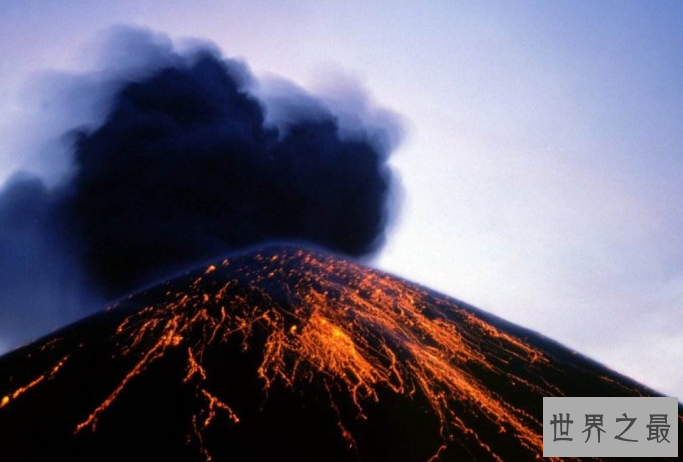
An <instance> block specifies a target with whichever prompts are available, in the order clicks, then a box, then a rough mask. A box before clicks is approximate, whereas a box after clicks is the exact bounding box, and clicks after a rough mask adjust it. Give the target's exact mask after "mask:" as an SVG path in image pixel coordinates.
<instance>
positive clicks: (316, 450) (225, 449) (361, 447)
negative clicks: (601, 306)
mask: <svg viewBox="0 0 683 462" xmlns="http://www.w3.org/2000/svg"><path fill="white" fill-rule="evenodd" d="M564 395H567V396H639V395H648V396H649V395H656V393H654V392H653V391H652V390H649V389H647V388H645V387H643V386H642V385H639V384H637V383H634V382H633V381H631V380H629V379H627V378H625V377H623V376H620V375H618V374H616V373H614V372H612V371H610V370H608V369H606V368H604V367H602V366H600V365H599V364H597V363H595V362H592V361H590V360H588V359H586V358H584V357H582V356H580V355H578V354H576V353H575V352H572V351H570V350H568V349H566V348H564V347H562V346H561V345H559V344H557V343H555V342H552V341H550V340H548V339H546V338H544V337H542V336H540V335H538V334H536V333H534V332H531V331H528V330H525V329H522V328H519V327H517V326H514V325H512V324H510V323H507V322H505V321H503V320H501V319H498V318H495V317H493V316H491V315H488V314H486V313H483V312H481V311H479V310H477V309H475V308H472V307H470V306H468V305H466V304H463V303H461V302H458V301H456V300H453V299H450V298H447V297H444V296H442V295H439V294H436V293H433V292H431V291H429V290H427V289H424V288H422V287H420V286H417V285H415V284H412V283H409V282H406V281H403V280H401V279H398V278H396V277H393V276H390V275H387V274H384V273H381V272H379V271H375V270H372V269H368V268H365V267H362V266H359V265H357V264H354V263H351V262H349V261H346V260H342V259H337V258H335V257H332V256H328V255H323V254H318V253H313V252H309V251H306V250H300V249H297V248H292V247H271V248H267V249H265V250H263V251H261V252H254V253H249V254H246V255H243V256H238V257H234V258H230V259H228V260H225V261H223V262H217V263H215V264H214V265H211V266H209V267H207V268H203V269H202V270H200V271H197V272H193V273H187V274H185V275H183V276H181V277H178V278H176V279H174V280H172V281H169V282H166V283H163V284H160V285H158V286H156V287H154V288H152V289H149V290H147V291H145V292H142V293H140V294H138V295H135V296H133V297H130V298H128V299H127V300H125V301H123V302H121V303H119V304H117V305H116V306H114V307H112V308H111V309H109V310H107V311H105V312H103V313H101V314H98V315H96V316H93V317H90V318H88V319H85V320H83V321H81V322H79V323H77V324H74V325H72V326H70V327H67V328H65V329H62V330H61V331H59V332H57V333H55V334H53V335H50V336H48V337H45V338H43V339H41V340H39V341H37V342H35V343H33V344H31V345H28V346H26V347H24V348H22V349H20V350H17V351H15V352H12V353H10V354H8V355H6V356H4V357H3V358H2V359H0V460H3V461H5V460H7V461H24V460H26V461H34V460H58V461H67V460H69V461H93V460H98V461H106V460H116V461H119V460H129V461H131V460H132V461H136V460H172V461H195V460H196V461H206V460H220V461H223V460H225V461H270V460H292V461H311V462H313V461H316V462H317V461H326V462H333V461H359V460H360V461H409V462H412V461H415V462H426V461H428V460H430V459H432V460H436V459H437V457H438V458H439V460H444V461H450V460H458V461H459V460H533V459H535V458H539V457H540V456H541V454H542V447H541V444H542V442H541V431H542V428H541V412H542V399H541V398H542V397H543V396H564Z"/></svg>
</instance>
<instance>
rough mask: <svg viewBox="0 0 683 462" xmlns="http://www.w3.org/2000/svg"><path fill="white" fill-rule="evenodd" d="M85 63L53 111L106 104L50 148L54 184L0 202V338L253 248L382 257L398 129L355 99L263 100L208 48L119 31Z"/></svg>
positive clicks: (13, 337) (242, 74) (24, 187)
mask: <svg viewBox="0 0 683 462" xmlns="http://www.w3.org/2000/svg"><path fill="white" fill-rule="evenodd" d="M99 56H100V60H101V62H102V64H103V68H102V70H99V71H97V72H96V73H92V74H89V75H79V76H78V78H76V79H73V81H74V82H75V84H74V85H72V86H71V87H70V91H69V92H68V94H69V95H70V96H62V97H61V98H59V101H60V103H61V105H60V107H59V108H58V109H54V108H53V110H57V111H63V112H64V113H65V114H66V113H68V112H69V111H70V110H72V108H73V107H74V105H76V104H77V105H80V106H82V105H83V104H84V103H83V102H84V101H95V102H97V103H98V104H103V105H104V106H105V110H104V111H102V113H101V114H102V115H101V116H99V117H98V118H99V119H100V120H95V121H93V123H92V124H91V126H85V127H83V126H80V127H75V128H74V129H73V130H71V131H69V133H67V134H66V135H65V137H63V138H62V142H64V140H68V142H69V147H70V149H69V150H68V152H69V158H68V159H67V161H68V162H67V165H68V168H67V169H65V170H66V171H67V173H66V174H64V175H63V177H62V178H61V179H59V180H58V181H57V182H56V184H55V185H48V184H46V182H45V181H44V180H43V179H42V178H39V177H37V176H25V175H24V176H15V177H13V178H12V179H11V180H9V181H8V182H7V183H6V184H5V186H4V189H3V190H2V192H0V239H1V241H0V293H1V295H0V307H2V308H0V310H1V312H0V326H1V327H0V338H3V339H10V340H9V341H10V342H11V343H13V344H17V343H18V342H20V341H23V340H25V339H26V338H27V337H28V336H35V335H36V334H37V333H44V332H45V330H47V329H49V328H51V327H54V325H59V324H64V323H65V322H68V321H71V320H73V319H75V318H77V317H80V316H82V315H83V314H84V312H85V311H86V310H87V309H88V308H89V309H92V307H93V306H98V305H97V303H94V302H93V300H99V301H102V300H111V299H115V298H117V297H120V296H122V295H125V294H126V293H129V292H131V291H133V290H135V289H136V288H138V287H140V286H142V285H145V284H149V283H152V282H154V281H155V280H157V279H158V278H160V277H163V276H167V275H169V274H172V273H174V272H176V271H179V270H181V269H184V268H186V267H188V266H190V265H192V264H196V263H197V262H200V261H203V260H206V259H210V258H216V257H219V256H220V255H222V254H225V253H228V252H231V251H235V250H238V249H241V248H245V247H249V246H252V245H256V244H259V243H264V242H268V241H294V242H305V243H310V244H313V245H315V246H318V247H323V248H326V249H329V250H331V251H333V252H336V253H341V254H344V255H349V256H352V257H357V258H363V257H367V256H370V255H372V254H374V253H375V252H377V251H378V250H379V249H380V248H381V246H382V244H383V243H384V240H385V232H386V229H387V226H388V225H389V223H390V221H391V220H390V216H391V210H390V208H391V207H390V204H391V203H392V201H391V199H392V192H393V191H394V189H395V180H394V178H393V176H392V172H391V171H390V169H389V168H388V166H387V160H388V157H389V155H390V153H391V151H392V150H393V149H394V148H395V146H396V144H397V142H398V141H399V139H400V135H401V131H402V130H401V124H400V122H399V119H398V118H397V117H396V116H395V115H393V114H392V113H390V112H389V111H386V110H381V109H374V108H372V106H371V105H370V104H369V103H368V102H367V101H368V100H367V98H366V97H365V96H364V95H363V94H362V92H360V91H359V92H357V93H355V101H353V104H352V105H350V106H349V107H347V108H346V110H344V108H341V109H340V105H339V100H338V99H337V100H336V102H334V104H328V103H327V102H326V101H325V99H324V98H321V97H318V96H314V95H312V94H310V93H308V92H306V91H305V90H303V89H301V88H299V87H297V86H295V85H293V84H291V83H288V82H286V81H284V80H281V79H278V80H277V82H276V84H274V85H268V89H267V91H266V90H264V87H263V86H261V85H260V83H259V81H258V80H256V79H255V78H254V77H253V76H252V75H251V73H250V71H249V70H248V68H247V67H246V65H245V64H243V63H242V62H239V61H236V60H232V59H227V58H224V57H223V56H222V55H221V54H220V53H219V51H217V49H216V47H214V46H212V45H207V44H200V45H198V44H197V43H194V44H192V46H190V47H189V48H188V49H187V50H185V51H183V52H180V51H178V50H177V48H176V47H174V46H173V45H172V42H171V41H170V40H169V39H168V38H166V37H164V36H162V35H159V34H154V33H152V32H149V31H146V30H141V29H133V28H128V27H121V28H117V29H116V30H115V32H114V33H111V34H110V38H109V40H108V45H107V46H106V47H104V48H102V49H101V50H100V53H99ZM109 61H111V63H109ZM60 80H62V81H63V78H62V79H60ZM345 91H348V88H347V89H346V90H345ZM87 92H90V93H89V94H84V93H87ZM89 98H90V99H89ZM352 99H353V98H352ZM72 100H73V101H72ZM359 101H360V102H362V104H359ZM342 106H343V104H342ZM50 162H54V159H53V160H51V161H50ZM5 341H7V340H5Z"/></svg>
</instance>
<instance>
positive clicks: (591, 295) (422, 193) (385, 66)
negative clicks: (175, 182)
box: [0, 0, 683, 399]
mask: <svg viewBox="0 0 683 462" xmlns="http://www.w3.org/2000/svg"><path fill="white" fill-rule="evenodd" d="M112 24H133V25H138V26H143V27H149V28H152V29H154V30H158V31H160V32H164V33H167V34H169V35H170V36H172V37H174V38H183V37H194V38H200V39H206V40H209V41H212V42H214V43H215V44H216V45H217V46H218V47H220V48H221V49H222V50H223V52H224V53H225V54H226V55H227V56H230V57H241V58H243V59H244V60H245V61H247V62H248V64H249V66H250V67H251V69H252V71H253V72H254V73H255V74H256V75H257V76H260V77H266V78H267V77H269V76H281V77H284V78H287V79H289V80H291V81H294V82H296V83H298V84H300V85H302V86H303V87H305V88H309V89H313V90H316V89H319V90H321V91H323V92H324V90H325V88H326V87H328V86H329V84H330V82H331V81H334V80H339V79H349V80H353V81H357V82H359V83H360V84H362V86H363V87H364V88H365V89H366V90H367V91H368V93H369V94H370V95H371V96H372V98H373V99H374V100H375V101H376V102H377V103H379V104H381V105H383V106H385V107H388V108H390V109H392V110H394V111H396V112H397V113H399V114H401V115H402V117H403V119H404V121H405V124H406V127H407V135H406V139H405V140H404V142H403V144H402V145H401V146H400V148H399V149H398V151H397V152H396V153H395V154H394V155H393V157H392V158H391V165H392V166H393V168H394V169H395V171H396V172H397V174H398V176H399V177H400V181H401V190H402V193H401V207H400V212H399V214H398V218H397V221H396V223H395V224H394V225H393V226H392V229H391V231H390V235H389V239H388V243H387V245H386V247H385V248H384V250H383V251H382V252H381V253H380V254H379V255H378V256H377V257H376V258H375V260H374V261H373V262H372V264H373V265H374V266H377V267H379V268H381V269H385V270H387V271H390V272H392V273H395V274H398V275H401V276H404V277H406V278H408V279H410V280H413V281H416V282H419V283H422V284H424V285H426V286H428V287H431V288H434V289H437V290H439V291H441V292H443V293H446V294H448V295H451V296H454V297H456V298H458V299H461V300H463V301H466V302H468V303H470V304H473V305H475V306H478V307H480V308H482V309H484V310H487V311H489V312H491V313H494V314H496V315H499V316H501V317H503V318H505V319H508V320H510V321H513V322H515V323H517V324H520V325H522V326H526V327H529V328H532V329H534V330H537V331H539V332H541V333H542V334H544V335H546V336H548V337H551V338H554V339H556V340H558V341H560V342H561V343H563V344H565V345H567V346H569V347H571V348H574V349H576V350H578V351H580V352H581V353H584V354H586V355H588V356H590V357H592V358H594V359H596V360H598V361H600V362H602V363H604V364H606V365H607V366H609V367H611V368H613V369H615V370H617V371H619V372H621V373H624V374H626V375H628V376H630V377H633V378H635V379H636V380H639V381H641V382H643V383H645V384H647V385H649V386H651V387H654V388H655V389H657V390H659V391H661V392H663V393H666V394H669V395H671V396H677V397H679V399H680V398H681V397H682V396H683V367H680V365H681V364H683V233H682V232H681V230H683V201H682V200H681V199H680V198H681V197H683V130H681V129H680V121H681V120H683V27H681V24H683V3H681V2H678V1H674V0H661V1H658V2H648V1H635V0H634V1H630V2H623V1H616V0H615V1H603V2H590V1H575V0H571V1H554V2H541V1H518V2H514V3H513V2H505V1H482V0H477V1H445V0H433V1H429V2H413V1H396V2H380V1H376V2H360V1H344V2H333V1H329V2H317V1H309V0H297V1H273V2H270V1H231V2H223V1H215V2H214V1H204V0H197V1H195V2H178V1H174V0H166V1H151V0H135V1H127V0H124V1H119V2H106V3H104V2H103V3H100V4H97V5H95V4H94V2H88V1H85V0H66V1H64V0H60V1H57V0H40V1H37V0H21V1H19V0H0V181H1V180H3V179H5V178H7V177H8V176H9V175H10V174H11V173H12V172H13V171H15V170H16V169H17V168H22V167H23V168H31V167H32V166H33V165H34V161H35V158H36V156H38V155H39V153H41V150H42V149H44V145H43V144H41V143H44V142H46V140H48V138H49V136H55V137H56V136H59V135H60V133H61V131H62V130H64V129H68V128H70V127H65V126H63V125H62V124H61V122H60V120H52V121H51V123H50V124H48V125H47V128H46V133H43V134H42V135H41V136H35V137H34V136H27V135H26V134H27V133H34V130H33V129H34V128H35V127H34V126H33V125H32V121H34V120H36V118H37V115H38V114H41V111H42V112H44V109H45V108H44V107H41V101H40V98H39V97H38V98H36V96H35V95H36V91H35V90H36V88H35V87H36V85H38V84H37V83H36V82H39V80H37V79H36V75H39V73H41V72H44V71H45V70H48V69H56V70H62V71H78V70H81V69H87V68H88V67H89V66H91V65H92V61H91V58H89V57H88V56H91V55H92V54H89V53H88V49H89V46H91V44H92V43H93V39H94V38H96V37H98V34H101V31H102V30H103V29H105V28H107V27H109V26H111V25H112ZM37 73H38V74H37ZM38 93H39V92H38ZM86 116H87V114H86V115H83V117H84V118H85V117H86ZM41 117H44V116H42V115H41ZM0 342H2V339H0Z"/></svg>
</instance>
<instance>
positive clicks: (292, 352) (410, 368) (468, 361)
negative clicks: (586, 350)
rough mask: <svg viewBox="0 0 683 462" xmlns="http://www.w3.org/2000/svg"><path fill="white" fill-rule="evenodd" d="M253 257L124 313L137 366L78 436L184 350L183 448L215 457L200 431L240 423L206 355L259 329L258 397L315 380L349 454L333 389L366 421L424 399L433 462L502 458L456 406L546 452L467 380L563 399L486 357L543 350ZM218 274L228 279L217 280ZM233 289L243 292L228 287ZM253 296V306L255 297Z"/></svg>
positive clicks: (410, 298) (515, 414) (424, 302)
mask: <svg viewBox="0 0 683 462" xmlns="http://www.w3.org/2000/svg"><path fill="white" fill-rule="evenodd" d="M255 259H256V263H257V264H256V265H254V264H253V261H252V262H251V264H249V265H244V266H241V265H239V264H237V265H236V266H234V267H233V266H231V262H230V261H228V260H225V261H223V262H222V264H221V265H219V267H216V266H214V265H211V266H209V267H208V268H207V269H206V271H205V274H204V275H203V276H201V277H197V278H196V279H195V280H194V282H193V283H192V285H191V287H190V288H189V290H179V289H176V288H175V286H174V283H172V282H169V283H167V286H168V292H167V293H166V295H167V297H166V299H165V300H164V301H163V303H159V304H157V305H152V306H147V307H145V308H143V309H140V310H138V311H137V312H135V313H134V314H131V315H130V316H128V317H127V318H126V319H125V320H124V321H123V322H122V323H121V324H120V325H119V326H118V328H117V330H116V333H115V336H114V340H115V341H116V342H117V344H120V345H122V351H121V353H122V355H124V356H129V355H130V356H132V357H134V358H135V364H134V366H133V367H132V368H131V369H130V370H129V371H128V372H127V373H126V374H125V376H124V377H122V379H121V381H120V382H119V383H118V385H116V387H115V388H114V389H113V390H112V392H111V393H110V394H109V396H107V397H106V398H105V399H104V400H103V401H102V402H101V403H100V405H99V406H97V407H96V408H95V409H94V410H93V411H92V412H91V413H90V415H88V416H86V417H85V418H84V420H83V421H82V422H80V423H79V424H78V425H77V426H76V428H75V432H76V433H78V432H81V431H84V430H86V429H90V430H92V431H95V430H96V427H97V422H98V420H99V419H101V418H103V417H104V414H105V412H106V410H107V409H108V408H109V407H110V406H112V405H113V404H114V403H115V402H116V400H117V399H118V398H119V396H120V394H121V392H122V391H123V390H124V389H125V388H126V386H127V385H128V384H129V383H130V382H131V381H132V380H134V379H135V378H136V377H138V376H140V375H141V374H144V373H145V371H146V370H147V369H148V368H149V366H150V365H151V364H152V363H154V362H155V361H158V360H160V359H161V358H163V357H164V356H165V355H166V353H167V352H169V351H171V350H175V349H178V348H180V347H182V348H183V351H185V350H186V351H187V355H186V357H187V366H186V374H185V377H184V378H183V380H182V381H183V384H184V385H185V386H188V387H192V389H193V390H194V392H195V396H196V399H197V410H196V412H195V414H194V415H193V417H192V421H191V423H190V428H189V430H188V442H192V441H194V442H195V443H196V444H197V445H198V447H199V450H200V451H201V453H202V454H203V455H204V457H205V459H206V460H207V461H208V460H211V458H212V456H211V453H210V451H209V449H208V448H207V447H206V443H205V438H204V431H205V430H206V429H207V428H208V427H209V426H210V425H211V423H212V422H213V421H214V419H215V418H216V417H217V416H218V415H219V414H221V415H223V416H225V417H226V418H227V419H229V421H231V422H232V423H233V424H234V425H238V424H239V423H240V419H239V417H238V415H237V414H236V413H235V412H234V411H233V408H232V407H231V406H229V405H228V404H227V403H226V402H224V400H223V399H221V398H220V397H219V396H218V395H219V393H218V392H216V391H210V390H209V389H208V386H207V382H209V381H210V380H209V379H210V377H211V371H210V370H208V369H207V368H206V366H205V365H204V363H203V357H204V355H205V353H206V352H207V351H208V349H210V348H214V347H217V346H218V345H220V344H221V343H223V342H225V341H227V340H228V339H230V338H232V337H233V336H238V338H239V339H241V342H242V345H243V348H244V349H247V348H254V347H255V346H256V345H255V343H256V336H255V335H254V334H255V332H256V331H257V330H258V332H260V333H265V336H264V337H259V338H265V340H262V344H261V347H262V350H263V358H262V361H261V364H260V366H259V367H258V370H257V373H258V376H259V377H260V378H261V379H262V381H263V386H264V393H265V394H266V395H267V393H268V390H269V389H270V388H271V387H273V386H275V385H276V384H278V383H281V384H283V385H284V386H287V387H295V386H296V385H297V384H298V383H300V382H308V381H314V380H316V381H319V382H321V383H322V384H323V385H324V386H325V387H326V388H327V390H328V394H329V396H330V405H331V407H332V408H333V409H334V411H335V412H336V414H337V416H338V417H339V420H338V422H337V427H338V428H339V431H340V436H341V437H342V438H343V439H344V440H345V441H346V442H347V443H348V446H349V448H355V447H356V441H355V439H354V437H353V435H352V434H351V432H350V431H349V430H348V429H347V428H348V426H347V425H346V424H345V423H344V422H343V421H342V417H341V414H340V412H339V409H338V408H337V405H336V404H335V401H334V398H333V396H332V392H331V388H333V387H335V388H336V389H339V387H340V386H341V389H342V390H345V391H346V392H348V394H349V396H350V398H351V399H352V401H353V403H354V404H355V406H356V408H357V411H358V418H361V419H366V418H368V417H367V415H366V412H365V410H366V407H367V403H369V402H372V401H377V400H378V399H379V396H380V395H379V392H380V390H384V391H389V392H392V393H395V394H399V395H404V396H406V397H408V398H411V397H413V396H415V394H416V393H420V394H421V395H422V396H424V398H426V400H427V402H428V403H429V405H430V407H431V409H432V411H433V412H434V415H435V416H436V417H437V418H438V421H439V424H440V434H441V437H442V439H443V443H442V444H441V445H440V446H439V447H435V448H434V455H433V456H432V457H431V459H430V461H434V460H437V459H439V457H440V455H441V454H442V452H443V451H444V450H445V449H446V448H447V447H448V445H449V444H453V441H454V439H455V438H456V436H458V435H460V436H459V437H461V438H467V439H470V441H472V442H474V443H475V444H477V445H479V447H480V448H482V450H484V451H486V452H488V453H489V454H490V456H491V457H492V458H493V459H495V460H498V461H501V462H502V459H501V457H500V456H499V455H498V454H496V453H495V452H494V450H493V449H492V448H491V447H490V446H489V445H487V444H486V442H485V441H481V440H480V439H479V437H478V436H477V433H476V431H475V429H473V428H469V427H468V426H467V425H466V424H465V421H464V420H463V419H462V418H461V416H459V415H458V412H457V411H456V408H458V409H461V408H462V407H463V406H467V407H468V408H469V409H472V412H473V413H475V414H476V415H479V416H480V417H482V418H484V419H486V420H488V421H489V422H490V423H491V424H493V425H496V426H497V427H498V428H499V431H500V432H501V433H503V432H510V433H511V434H512V435H513V436H514V437H515V438H516V439H517V440H518V442H519V444H520V445H522V446H523V447H525V448H526V449H527V450H528V451H529V452H530V454H532V455H533V456H534V457H536V458H540V457H541V456H542V436H541V430H542V428H541V423H540V422H539V421H538V420H537V419H536V418H535V417H533V416H531V415H529V414H528V413H526V412H524V411H523V410H521V409H517V408H515V407H513V406H512V405H510V404H509V403H508V402H506V401H505V400H504V399H503V398H502V397H501V396H499V395H497V394H496V393H495V392H494V391H492V390H490V389H489V388H488V387H487V386H486V384H485V383H482V381H481V379H480V378H478V377H477V375H476V374H475V373H474V372H473V371H474V370H476V369H477V368H478V369H484V370H486V371H487V372H488V373H491V374H495V375H497V376H500V377H503V378H505V380H507V381H509V382H513V383H516V384H518V385H519V386H521V387H526V388H527V389H528V390H530V391H533V392H534V393H537V394H538V396H544V395H545V396H553V395H558V394H560V393H561V392H560V390H558V389H555V388H553V387H552V386H550V385H548V384H544V386H540V385H534V384H531V383H529V382H528V381H526V380H524V379H523V378H522V377H518V376H516V375H514V374H512V373H511V372H510V371H509V370H505V369H503V368H500V367H497V366H495V365H494V364H495V362H493V361H491V355H494V354H497V355H498V356H497V359H498V360H499V361H500V362H502V363H506V362H507V361H509V360H510V359H511V358H514V359H516V360H518V361H522V362H523V363H525V364H527V367H529V368H533V367H534V365H535V364H547V363H548V362H549V359H548V358H547V357H546V356H544V354H543V353H542V352H540V351H538V350H536V349H534V348H533V347H531V346H530V345H528V344H526V343H525V342H523V341H522V340H521V339H519V338H516V337H514V336H511V335H508V334H506V333H504V332H501V331H500V330H498V329H496V328H495V327H494V326H492V325H491V324H489V323H487V322H486V321H484V320H482V319H480V318H479V317H477V316H476V315H474V314H472V312H470V311H467V310H465V309H462V308H460V307H458V306H457V305H456V304H454V303H453V301H451V300H448V299H445V298H443V299H440V298H437V297H435V296H434V295H433V294H429V293H427V292H426V291H425V290H423V289H421V288H420V287H419V286H416V285H413V284H410V283H406V282H404V281H401V280H399V279H396V278H394V277H391V276H388V275H385V274H382V273H380V272H376V271H373V270H368V269H366V268H363V267H360V266H358V265H356V264H354V263H351V262H347V261H343V260H337V259H333V258H328V257H324V256H319V255H316V254H313V253H308V252H305V251H301V250H299V251H296V250H283V251H281V252H279V254H277V255H272V256H271V255H268V256H264V255H261V254H259V255H257V256H256V257H255ZM228 269H229V270H228ZM223 271H224V272H225V274H226V278H227V279H225V278H224V279H220V275H221V274H223V273H222V272H223ZM269 284H277V285H278V288H280V289H281V290H284V291H286V292H287V293H288V295H289V298H290V299H291V300H292V302H291V304H290V305H288V306H282V305H281V304H280V303H279V302H278V301H276V300H274V299H273V298H272V295H271V293H272V292H270V291H269V290H268V287H270V286H269ZM236 287H238V288H241V289H240V290H234V291H233V290H232V289H234V288H236ZM245 291H246V292H245ZM254 294H256V295H258V298H259V300H260V302H259V303H258V304H255V303H253V302H252V301H251V300H252V298H250V297H252V296H253V295H254ZM482 339H484V340H482ZM483 341H485V342H488V343H489V344H490V346H491V347H492V348H489V350H491V352H490V353H484V351H483V349H482V342H483ZM494 347H495V348H494ZM183 354H184V353H183ZM487 354H488V355H489V356H487ZM66 359H67V358H64V360H63V361H66ZM61 364H63V363H61ZM227 366H228V365H226V367H227ZM58 367H61V365H60V366H58ZM58 367H56V368H55V370H54V371H53V372H48V373H46V374H44V375H42V376H40V377H38V378H37V379H36V380H35V381H34V382H31V383H30V384H28V385H27V386H25V387H23V388H20V389H18V390H16V391H15V392H14V393H12V394H11V395H10V396H6V397H5V398H3V400H2V403H0V407H3V406H5V405H7V404H8V402H9V401H10V400H13V399H16V397H17V396H19V395H20V394H22V393H23V392H24V391H26V390H28V389H30V388H32V387H34V386H36V385H38V384H39V383H40V382H42V381H43V380H45V379H49V378H51V377H52V376H53V375H54V374H55V373H56V372H57V371H58Z"/></svg>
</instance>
